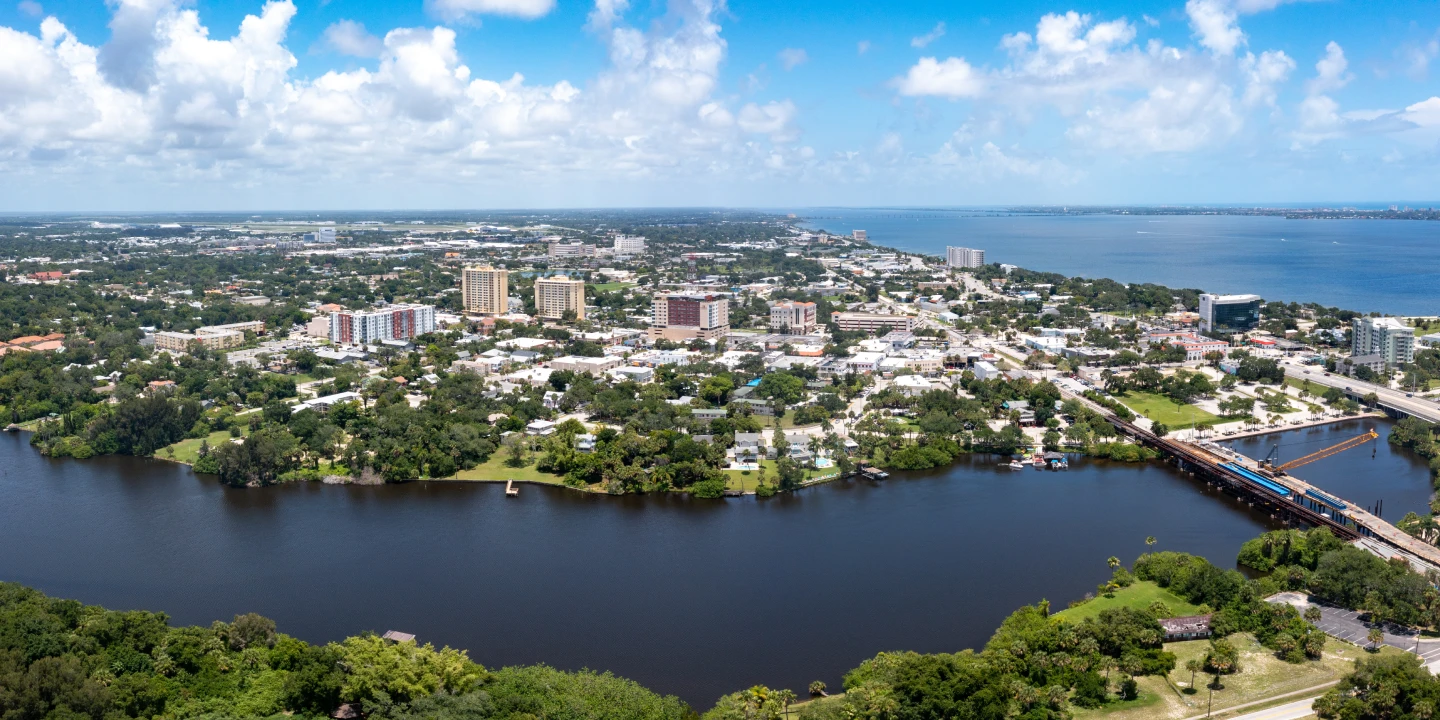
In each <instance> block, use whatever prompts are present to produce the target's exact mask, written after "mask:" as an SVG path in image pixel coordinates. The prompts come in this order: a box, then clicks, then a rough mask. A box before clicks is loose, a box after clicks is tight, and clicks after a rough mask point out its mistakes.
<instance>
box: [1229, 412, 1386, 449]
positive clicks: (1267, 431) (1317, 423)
mask: <svg viewBox="0 0 1440 720" xmlns="http://www.w3.org/2000/svg"><path fill="white" fill-rule="evenodd" d="M1389 417H1390V416H1388V415H1386V414H1385V413H1382V412H1368V413H1358V414H1356V415H1345V416H1341V417H1338V418H1325V419H1324V420H1307V421H1305V422H1303V423H1301V424H1299V425H1285V426H1283V427H1278V428H1261V429H1259V430H1244V431H1241V432H1237V433H1235V434H1234V435H1220V436H1218V437H1211V438H1209V439H1210V440H1214V441H1215V442H1225V441H1227V440H1244V439H1245V438H1252V437H1260V436H1262V435H1274V434H1276V433H1283V432H1288V431H1291V430H1305V429H1308V428H1313V427H1322V426H1325V425H1334V424H1336V423H1342V422H1350V421H1352V420H1363V419H1365V418H1389ZM1212 430H1213V428H1212Z"/></svg>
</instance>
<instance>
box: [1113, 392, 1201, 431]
mask: <svg viewBox="0 0 1440 720" xmlns="http://www.w3.org/2000/svg"><path fill="white" fill-rule="evenodd" d="M1120 402H1122V403H1125V405H1126V406H1127V407H1129V408H1130V409H1131V410H1134V411H1135V412H1137V413H1139V414H1141V415H1144V416H1145V417H1147V418H1150V419H1151V420H1152V421H1154V422H1158V423H1163V424H1164V425H1165V426H1166V427H1168V428H1170V429H1171V430H1177V429H1180V428H1188V427H1191V426H1193V425H1195V424H1196V423H1211V422H1216V421H1218V420H1219V419H1220V418H1218V417H1216V416H1215V415H1211V414H1210V413H1208V412H1205V411H1204V410H1201V409H1200V408H1198V407H1195V406H1194V405H1181V404H1180V403H1177V402H1175V401H1174V400H1171V399H1170V398H1168V397H1165V396H1164V395H1157V394H1155V393H1147V392H1140V391H1139V390H1131V391H1130V392H1127V393H1125V394H1124V395H1121V396H1120Z"/></svg>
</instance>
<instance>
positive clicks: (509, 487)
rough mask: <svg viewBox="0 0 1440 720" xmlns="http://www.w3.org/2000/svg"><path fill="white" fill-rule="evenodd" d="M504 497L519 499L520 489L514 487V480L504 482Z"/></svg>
mask: <svg viewBox="0 0 1440 720" xmlns="http://www.w3.org/2000/svg"><path fill="white" fill-rule="evenodd" d="M505 497H520V488H517V487H515V481H514V480H506V481H505Z"/></svg>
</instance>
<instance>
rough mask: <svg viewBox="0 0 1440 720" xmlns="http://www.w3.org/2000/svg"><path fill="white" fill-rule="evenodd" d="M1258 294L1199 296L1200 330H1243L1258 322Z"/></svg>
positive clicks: (1225, 331)
mask: <svg viewBox="0 0 1440 720" xmlns="http://www.w3.org/2000/svg"><path fill="white" fill-rule="evenodd" d="M1260 302H1261V300H1260V296H1259V295H1211V294H1209V293H1206V294H1204V295H1201V296H1200V330H1201V331H1203V332H1222V333H1229V332H1245V331H1246V330H1254V329H1255V327H1256V326H1257V325H1259V324H1260Z"/></svg>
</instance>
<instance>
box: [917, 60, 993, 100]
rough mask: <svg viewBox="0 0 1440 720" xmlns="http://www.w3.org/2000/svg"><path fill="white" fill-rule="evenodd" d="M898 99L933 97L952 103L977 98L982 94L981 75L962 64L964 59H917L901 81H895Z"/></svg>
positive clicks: (968, 65)
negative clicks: (950, 100)
mask: <svg viewBox="0 0 1440 720" xmlns="http://www.w3.org/2000/svg"><path fill="white" fill-rule="evenodd" d="M895 84H896V87H897V88H899V90H900V94H901V95H936V96H939V97H948V98H951V99H952V100H953V99H958V98H971V97H978V96H979V95H981V94H982V93H984V92H985V78H984V76H983V74H982V73H980V72H978V71H976V70H975V68H973V67H971V66H970V63H968V62H965V58H957V57H952V58H946V59H945V60H944V61H940V60H936V59H935V58H933V57H924V58H920V61H919V62H917V63H915V65H914V66H913V67H911V68H910V71H909V72H907V73H906V74H905V77H902V78H897V79H896V81H895Z"/></svg>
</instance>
